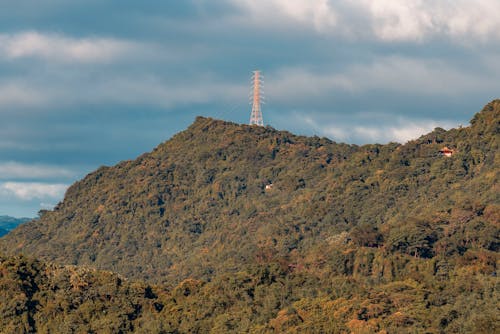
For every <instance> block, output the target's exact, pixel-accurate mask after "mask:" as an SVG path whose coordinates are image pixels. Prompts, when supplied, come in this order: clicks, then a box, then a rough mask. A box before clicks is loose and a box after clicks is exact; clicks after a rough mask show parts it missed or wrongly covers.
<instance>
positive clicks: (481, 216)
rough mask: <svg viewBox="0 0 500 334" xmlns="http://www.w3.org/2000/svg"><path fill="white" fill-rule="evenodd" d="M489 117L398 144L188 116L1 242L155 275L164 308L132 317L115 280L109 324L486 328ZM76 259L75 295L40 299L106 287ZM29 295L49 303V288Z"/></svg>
mask: <svg viewBox="0 0 500 334" xmlns="http://www.w3.org/2000/svg"><path fill="white" fill-rule="evenodd" d="M499 133H500V100H495V101H492V102H491V103H489V104H488V105H486V106H485V107H484V108H483V110H482V111H481V112H479V113H477V114H476V115H475V116H474V117H473V119H472V121H471V125H470V126H469V127H464V128H459V129H451V130H449V131H445V130H443V129H439V128H438V129H435V130H434V131H433V132H431V133H429V134H427V135H424V136H422V137H420V138H419V139H417V140H414V141H410V142H408V143H406V144H404V145H400V144H396V143H391V144H388V145H364V146H356V145H346V144H337V143H335V142H332V141H330V140H328V139H325V138H317V137H313V138H308V137H300V136H295V135H293V134H291V133H288V132H285V131H277V130H274V129H272V128H269V127H268V128H262V127H255V126H246V125H237V124H233V123H228V122H223V121H217V120H213V119H207V118H201V117H200V118H197V119H196V121H195V122H194V123H193V124H192V125H191V126H190V127H189V128H188V129H187V130H185V131H183V132H181V133H179V134H177V135H175V136H174V137H173V138H172V139H170V140H168V141H167V142H165V143H163V144H161V145H159V146H158V147H157V148H155V149H154V150H153V151H152V152H150V153H146V154H143V155H142V156H140V157H139V158H137V159H136V160H133V161H124V162H122V163H120V164H118V165H116V166H114V167H101V168H99V169H98V170H97V171H95V172H93V173H91V174H89V175H88V176H87V177H85V178H84V179H83V180H81V181H79V182H77V183H75V184H74V185H72V186H71V187H70V188H69V189H68V191H67V193H66V196H65V198H64V200H63V201H62V202H61V203H59V205H58V206H57V207H56V208H55V209H54V210H53V211H49V212H47V213H45V214H44V215H43V216H42V217H41V218H40V219H39V220H36V221H32V222H29V223H26V224H23V225H21V226H19V227H18V228H16V229H15V230H14V231H12V232H11V233H9V234H8V235H7V236H5V237H3V238H2V239H0V252H2V253H4V254H11V255H12V254H18V253H25V254H28V255H30V256H36V257H38V258H40V259H43V260H45V261H50V262H54V263H59V264H73V265H75V264H76V265H80V266H82V265H83V266H85V267H87V268H90V267H92V268H98V269H104V270H111V271H114V272H117V273H119V274H121V275H123V276H124V277H127V278H129V279H134V280H135V279H140V280H145V281H147V282H148V283H147V284H158V285H155V286H152V287H151V289H152V290H151V291H153V292H151V293H152V294H151V295H150V297H151V296H153V295H154V296H156V297H155V298H160V297H158V296H162V297H161V298H162V299H161V304H162V305H163V306H165V308H162V310H163V311H161V310H160V311H158V310H157V311H154V312H153V311H151V304H150V302H152V301H151V300H149V299H151V298H149V299H148V298H145V297H144V298H145V299H144V298H143V297H141V298H142V299H140V298H139V299H140V300H139V299H137V303H136V304H134V305H135V306H134V309H135V307H137V308H138V309H139V310H142V311H141V312H136V313H134V315H132V316H130V314H129V313H127V312H128V311H127V312H125V311H123V312H121V311H120V310H121V309H122V306H123V304H121V303H122V302H121V301H123V300H126V299H127V298H129V297H128V295H127V293H128V292H127V293H125V292H123V291H121V290H120V291H116V289H115V290H113V291H112V293H108V294H105V295H106V296H110V297H109V298H110V300H114V301H116V302H114V301H113V302H110V301H108V302H105V304H106V305H107V306H105V308H108V307H109V308H113V310H115V311H114V313H113V314H114V317H113V319H115V318H116V319H121V320H119V321H122V322H120V323H121V325H120V326H125V327H123V328H125V329H124V331H134V330H137V331H138V332H140V331H139V329H138V328H140V327H141V325H138V321H139V320H137V321H136V319H141V317H143V316H144V317H146V318H147V319H148V320H147V322H148V323H151V326H153V325H154V326H159V327H157V328H164V332H166V333H170V332H180V333H185V332H209V330H212V331H213V332H214V333H220V332H250V331H253V332H256V333H258V332H262V333H267V332H301V331H303V330H304V329H308V331H310V332H316V333H321V332H334V333H336V332H338V333H340V332H346V331H353V332H359V333H362V332H363V333H365V332H366V333H372V332H377V331H380V330H387V331H388V332H389V333H405V332H408V333H414V332H432V333H440V332H457V333H468V332H474V333H489V332H491V330H492V329H495V328H497V329H498V326H499V325H498V324H499V321H500V320H499V318H498V312H497V311H498V305H497V302H496V301H497V300H498V278H497V277H496V272H497V270H498V262H499V256H498V247H499V230H500V226H499V221H500V199H499V196H498V193H499V183H498V178H499V172H500V169H499V168H498V166H500V164H499V163H500V156H499V154H498V146H499V142H500V137H499ZM444 146H447V147H449V148H450V149H452V150H453V152H454V153H453V155H452V156H451V157H444V156H442V155H441V154H440V153H439V151H440V150H441V149H442V148H443V147H444ZM19 259H20V258H17V257H5V258H4V260H2V261H3V262H2V263H3V265H5V263H14V264H15V265H16V263H19V261H21V262H23V261H26V260H23V259H22V258H21V260H19ZM23 263H24V262H23ZM30 263H32V262H30ZM33 263H36V264H33V265H34V266H35V267H36V266H49V269H47V267H44V268H46V269H44V270H38V271H36V274H33V275H34V276H36V277H41V278H40V279H41V280H42V281H43V280H48V281H47V282H50V279H51V278H48V277H45V276H43V275H48V274H47V272H50V271H51V270H52V269H51V268H57V267H58V265H52V264H50V265H44V264H41V263H39V262H37V261H35V262H33ZM15 265H14V267H15ZM24 267H25V265H24V264H23V268H24ZM9 268H11V267H9ZM16 268H17V267H16ZM64 268H66V269H64V270H70V269H68V268H73V267H64ZM71 270H76V271H78V270H84V272H87V271H88V270H90V269H78V268H77V269H71ZM8 272H10V269H8V268H7V269H4V270H3V271H1V272H0V275H1V276H0V278H2V279H4V280H5V278H6V277H9V276H8V275H10V274H8ZM14 272H16V273H19V270H18V269H15V270H14ZM92 272H93V274H92V275H97V276H98V277H101V275H104V276H105V277H107V278H105V279H104V278H103V279H104V280H107V279H111V280H114V279H115V278H112V277H115V276H113V275H114V274H113V275H112V274H110V273H108V274H106V273H101V272H95V271H92ZM68 275H69V276H68ZM92 275H91V276H90V278H89V279H90V283H89V284H88V285H87V283H85V282H83V283H82V284H83V286H84V287H85V288H83V290H82V291H84V295H83V296H82V295H78V294H76V295H74V296H73V295H72V297H71V298H73V297H74V298H75V300H76V302H77V305H73V304H72V303H74V301H73V300H70V299H68V300H66V301H65V302H64V303H66V304H64V305H66V306H59V308H56V309H57V310H60V308H62V309H64V310H66V309H67V310H68V313H70V314H73V313H74V312H76V313H75V314H79V313H78V312H79V311H78V310H79V308H80V307H81V305H83V304H81V301H82V300H87V299H88V298H91V299H90V300H92V301H93V302H92V303H90V304H85V310H86V311H85V312H87V313H89V314H92V313H93V312H95V310H101V309H102V308H101V304H102V303H103V302H104V301H103V298H108V297H103V296H101V295H95V293H94V292H88V289H90V290H92V289H98V290H99V286H101V285H102V286H108V285H107V283H104V281H102V280H101V278H92V277H93V276H92ZM106 275H108V276H106ZM109 275H111V276H109ZM49 276H50V275H49ZM97 276H96V277H97ZM64 277H66V278H65V280H66V281H67V280H68V279H69V278H68V277H71V275H70V274H67V275H66V276H64ZM110 277H111V278H110ZM116 277H117V276H116ZM25 278H26V275H24V274H23V275H21V277H20V278H19V279H16V278H12V279H8V280H7V283H5V282H4V283H2V287H3V288H2V289H0V291H3V292H2V293H10V292H9V291H10V290H12V289H14V290H13V291H16V290H15V289H16V288H15V286H17V285H16V284H20V286H22V287H24V286H26V284H24V283H22V282H23V280H24V279H25ZM37 279H38V278H37ZM94 280H97V281H94ZM63 281H64V280H63ZM83 281H86V279H84V280H83ZM44 282H45V281H44ZM96 282H97V283H96ZM6 284H7V285H6ZM12 284H14V285H12ZM51 284H53V283H43V284H38V283H37V284H36V286H37V287H38V288H39V289H40V296H51V295H52V294H53V292H50V290H43V289H46V288H45V287H50V286H53V285H51ZM63 284H67V283H62V282H60V283H57V285H58V286H59V285H63ZM127 284H132V283H127ZM134 284H139V286H141V289H143V288H145V287H147V286H148V285H147V284H146V283H134ZM87 287H88V288H87ZM52 291H53V290H52ZM99 291H100V292H99V293H102V290H99ZM127 291H128V290H127ZM148 291H149V290H148ZM87 293H91V295H92V296H93V297H88V295H87ZM115 294H116V298H115V297H113V296H114V295H115ZM124 294H125V295H124ZM124 296H125V297H124ZM37 298H38V299H37V301H36V303H37V304H36V305H40V306H37V308H36V310H37V312H41V313H40V317H42V315H43V317H47V314H46V313H43V312H46V311H44V310H45V306H44V305H46V303H48V301H47V300H43V298H45V297H43V298H42V297H37ZM40 298H42V299H40ZM51 298H56V299H57V298H60V297H57V296H56V297H54V296H52V297H51ZM82 298H83V299H82ZM109 298H108V299H109ZM134 298H135V297H134ZM2 299H3V298H2ZM146 299H147V300H146ZM153 299H154V298H153ZM4 300H10V299H8V298H7V299H4ZM79 301H80V302H79ZM155 302H157V301H155ZM68 303H69V304H71V305H73V306H69V304H68ZM49 304H50V303H49ZM16 305H17V304H16ZM127 305H129V304H127ZM147 305H149V306H147ZM166 305H168V307H167V306H166ZM0 306H1V307H4V305H3V304H2V303H1V302H0ZM65 307H66V308H65ZM32 309H33V307H29V306H27V307H26V308H25V310H26V311H23V312H28V313H29V312H32V311H29V310H32ZM146 309H147V310H149V311H147V312H146V311H145V310H146ZM49 310H52V309H49ZM75 310H76V311H75ZM77 311H78V312H77ZM143 311H144V312H145V313H142V312H143ZM23 312H21V313H19V312H18V313H19V314H24V313H23ZM47 312H49V313H50V312H53V311H47ZM58 312H59V311H58ZM72 312H73V313H72ZM155 312H156V313H155ZM14 313H15V314H17V313H16V312H14ZM56 313H57V312H56ZM56 313H54V312H53V313H50V314H52V316H53V317H55V318H57V314H59V313H57V314H56ZM19 314H18V316H19ZM64 314H66V313H64ZM35 316H36V315H32V318H30V317H31V316H29V314H28V316H27V318H26V317H25V318H23V319H25V320H23V321H25V322H24V323H28V324H29V323H30V321H31V322H32V321H35V320H29V319H35ZM61 316H62V315H61ZM73 316H75V315H73ZM43 317H42V318H43ZM75 317H76V316H75ZM79 317H80V315H79V316H78V317H77V318H79ZM110 317H111V316H110ZM5 319H7V318H5ZM13 319H17V318H16V317H15V316H14V318H13ZM26 319H27V320H26ZM61 319H62V318H60V319H59V320H54V321H56V323H57V321H65V322H67V321H69V320H68V319H66V320H61ZM110 319H111V318H110ZM110 319H107V320H103V321H109V320H110ZM153 320H154V321H153ZM13 321H14V320H13ZM15 321H20V320H19V319H17V320H15ZM74 321H77V320H74ZM99 321H100V320H99ZM117 321H118V320H117ZM70 322H71V321H70ZM90 323H92V321H91V322H90ZM75 326H76V325H75ZM78 326H80V327H79V328H87V329H88V328H90V326H91V325H90V324H89V323H87V324H85V323H83V324H79V325H78ZM85 326H87V327H85ZM127 326H128V327H127ZM134 326H135V327H134ZM162 326H163V327H162ZM120 328H121V327H120ZM134 328H135V329H134ZM155 328H156V327H155ZM155 330H157V329H155ZM28 332H29V331H28ZM150 332H151V330H150ZM153 332H154V331H153ZM157 332H161V331H160V330H159V329H158V331H157Z"/></svg>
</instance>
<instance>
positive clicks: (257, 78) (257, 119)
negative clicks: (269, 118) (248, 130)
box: [250, 71, 264, 126]
mask: <svg viewBox="0 0 500 334" xmlns="http://www.w3.org/2000/svg"><path fill="white" fill-rule="evenodd" d="M252 81H253V102H252V114H251V115H250V125H259V126H264V119H263V118H262V110H261V109H260V105H261V87H262V84H263V82H262V75H261V74H260V71H253V76H252Z"/></svg>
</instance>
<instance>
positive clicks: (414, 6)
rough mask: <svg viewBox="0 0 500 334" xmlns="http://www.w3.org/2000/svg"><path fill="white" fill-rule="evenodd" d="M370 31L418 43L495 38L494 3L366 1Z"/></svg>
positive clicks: (497, 27)
mask: <svg viewBox="0 0 500 334" xmlns="http://www.w3.org/2000/svg"><path fill="white" fill-rule="evenodd" d="M364 3H365V5H366V6H367V7H368V8H369V13H370V14H371V19H372V25H373V30H374V32H375V34H376V36H377V37H379V38H380V39H382V40H388V41H398V40H421V39H423V38H426V37H432V36H433V35H443V36H450V37H452V38H460V37H464V36H465V37H475V38H481V39H498V37H499V35H498V31H499V30H500V20H498V16H497V14H498V12H499V11H500V3H499V2H498V1H496V0H478V1H468V0H453V1H450V0H440V1H436V0H407V1H396V0H366V1H364Z"/></svg>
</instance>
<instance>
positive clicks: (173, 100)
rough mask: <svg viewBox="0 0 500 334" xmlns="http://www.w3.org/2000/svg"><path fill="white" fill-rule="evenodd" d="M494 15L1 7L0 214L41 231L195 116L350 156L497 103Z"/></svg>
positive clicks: (459, 4)
mask: <svg viewBox="0 0 500 334" xmlns="http://www.w3.org/2000/svg"><path fill="white" fill-rule="evenodd" d="M499 13H500V1H498V0H474V1H471V0H182V1H179V0H164V1H149V0H141V1H137V0H115V1H109V0H108V1H106V0H16V1H11V0H0V215H2V214H8V215H14V216H29V217H33V216H36V213H37V212H38V210H40V209H41V208H50V207H52V206H53V205H54V204H56V203H57V202H58V201H60V200H61V199H62V197H63V195H64V191H65V190H66V188H67V186H68V185H70V184H72V183H73V182H75V181H76V180H78V179H79V178H81V177H83V176H84V175H85V174H87V173H89V172H90V171H92V170H94V169H95V168H97V167H98V166H100V165H113V164H115V163H117V162H118V161H121V160H125V159H133V158H135V157H136V156H138V155H139V154H141V153H143V152H147V151H150V150H151V149H153V148H154V147H155V146H156V145H158V144H159V143H161V142H163V141H165V140H167V139H168V138H169V137H171V136H172V135H173V134H174V133H176V132H178V131H181V130H183V129H185V128H186V127H187V126H188V125H189V124H190V123H192V121H193V120H194V118H195V117H196V116H197V115H202V116H209V117H215V118H219V119H224V120H229V121H234V122H238V123H247V122H248V119H249V116H250V105H249V104H248V96H249V93H250V76H251V72H252V71H253V70H255V69H260V70H262V72H263V75H264V77H265V88H264V91H265V96H266V104H265V105H264V106H263V113H264V122H265V123H266V124H267V125H271V126H273V127H275V128H277V129H286V130H290V131H292V132H295V133H298V134H305V135H319V136H326V137H329V138H330V139H333V140H336V141H342V142H348V143H357V144H362V143H371V142H380V143H387V142H389V141H398V142H403V143H404V142H406V141H407V140H409V139H413V138H417V137H419V136H420V135H421V134H424V133H426V132H428V131H431V130H432V129H433V128H435V127H438V126H439V127H443V128H451V127H456V126H458V125H460V124H464V125H466V124H468V121H469V120H470V118H471V117H472V115H473V114H474V113H475V112H477V111H479V110H480V109H481V108H482V106H483V105H484V104H486V103H487V102H489V101H490V100H492V99H493V98H498V97H499V88H500V15H499Z"/></svg>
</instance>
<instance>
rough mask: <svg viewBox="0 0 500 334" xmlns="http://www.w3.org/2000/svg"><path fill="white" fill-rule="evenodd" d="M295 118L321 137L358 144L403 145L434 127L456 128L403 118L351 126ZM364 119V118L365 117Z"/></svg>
mask: <svg viewBox="0 0 500 334" xmlns="http://www.w3.org/2000/svg"><path fill="white" fill-rule="evenodd" d="M296 117H298V118H299V119H302V121H304V122H305V123H306V124H308V125H310V126H311V127H313V128H314V129H315V130H316V131H318V132H319V133H321V134H322V135H324V136H327V137H329V138H333V139H334V140H337V141H342V142H353V141H356V142H360V143H374V142H377V143H388V142H399V143H405V142H407V141H409V140H412V139H416V138H418V137H420V136H422V135H424V134H426V133H429V132H431V131H432V130H433V129H435V128H436V127H442V128H451V127H453V126H456V125H455V124H454V123H453V122H451V121H440V122H437V121H435V120H425V119H424V120H414V119H408V118H403V117H399V118H397V119H393V120H392V122H384V123H383V124H376V123H377V121H378V120H377V119H376V118H377V117H375V116H373V120H372V122H371V123H372V124H373V125H368V124H370V123H369V122H366V119H365V120H364V121H362V122H361V121H360V122H357V123H356V122H354V123H353V124H335V123H333V124H332V123H330V122H328V121H324V120H322V121H317V120H316V119H315V118H314V117H311V116H307V117H301V116H296ZM364 118H366V116H365V117H364ZM329 123H330V124H329ZM359 124H365V125H359Z"/></svg>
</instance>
